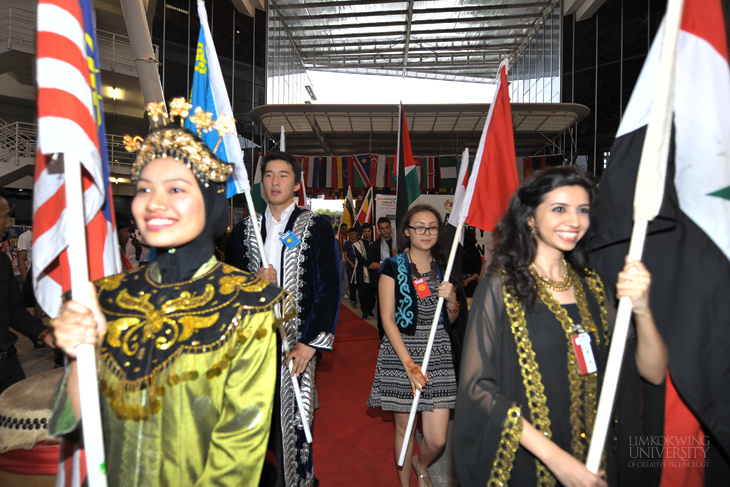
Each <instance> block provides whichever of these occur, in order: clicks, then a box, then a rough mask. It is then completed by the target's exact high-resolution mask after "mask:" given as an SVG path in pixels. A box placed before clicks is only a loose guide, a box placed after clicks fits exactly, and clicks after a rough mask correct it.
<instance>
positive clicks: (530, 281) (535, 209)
mask: <svg viewBox="0 0 730 487" xmlns="http://www.w3.org/2000/svg"><path fill="white" fill-rule="evenodd" d="M592 190H593V183H592V181H591V180H590V179H589V178H588V177H586V176H585V175H583V174H582V173H581V172H580V171H579V170H577V169H575V168H556V169H550V170H547V171H544V172H542V173H540V174H539V175H536V176H535V177H533V178H532V179H530V180H529V181H528V182H526V183H525V184H523V185H522V186H521V187H520V188H519V189H518V190H517V191H516V192H515V194H514V195H513V196H512V199H511V200H510V203H509V206H508V209H507V212H506V214H505V216H504V218H503V219H502V221H501V222H500V223H499V225H498V226H497V228H496V230H495V241H496V247H495V252H494V259H493V261H492V263H491V266H490V268H489V270H490V273H489V274H488V275H487V276H486V277H485V278H484V279H483V280H482V282H481V283H480V285H479V287H478V289H477V291H476V292H475V294H474V297H473V305H472V309H471V310H470V311H471V312H470V319H469V324H468V327H467V332H466V336H465V339H464V349H463V355H462V362H461V381H460V384H459V393H458V397H457V404H456V413H455V438H454V439H455V458H456V462H457V469H458V473H459V485H462V486H467V487H469V486H476V485H479V486H483V485H512V486H515V485H516V486H527V485H529V486H534V485H569V486H606V485H607V481H606V472H605V471H601V472H600V473H599V474H594V473H592V472H590V471H589V470H588V469H587V468H586V467H585V465H584V463H583V462H584V461H585V457H586V455H587V450H588V443H589V441H590V437H591V433H592V429H593V422H594V418H595V410H596V407H597V401H598V395H599V392H600V385H601V379H602V377H603V374H604V371H605V363H606V358H607V351H608V346H609V342H610V338H611V328H612V326H613V322H614V316H615V307H614V304H615V298H620V297H622V296H628V297H630V298H631V301H632V305H633V317H634V322H635V332H633V331H632V335H631V338H632V340H631V346H630V347H629V348H627V350H632V351H635V357H633V358H635V365H636V369H638V372H639V373H640V374H641V376H642V377H643V378H644V379H645V380H647V381H649V382H651V383H654V384H658V383H661V382H662V381H663V380H664V377H665V375H666V370H667V350H666V347H665V346H664V342H663V340H662V338H661V336H660V335H659V332H658V331H657V328H656V325H655V323H654V319H653V317H652V313H651V310H650V308H649V301H648V296H649V287H650V280H651V276H650V275H649V273H648V271H647V270H646V268H645V267H644V266H643V264H642V263H641V262H638V261H636V262H627V263H626V265H625V267H624V268H623V270H622V272H620V273H619V275H618V284H617V285H616V293H615V296H614V293H613V291H612V290H611V289H609V287H608V286H604V284H603V281H602V279H601V277H600V276H599V275H598V274H597V273H596V272H595V271H592V270H591V269H589V268H588V267H587V265H586V264H587V253H586V247H585V245H586V241H587V240H588V239H587V233H588V232H589V231H590V228H591V211H590V205H591V199H590V194H591V191H592ZM629 357H630V355H629V354H628V353H627V359H626V360H625V361H624V362H631V359H630V358H629ZM632 365H633V364H632ZM610 436H612V435H609V437H610ZM607 450H610V448H607ZM609 463H610V462H609ZM602 468H604V469H605V468H606V467H605V462H604V466H603V467H602ZM610 468H612V467H609V469H610ZM612 476H613V473H612V471H611V473H610V475H609V480H610V478H611V477H612Z"/></svg>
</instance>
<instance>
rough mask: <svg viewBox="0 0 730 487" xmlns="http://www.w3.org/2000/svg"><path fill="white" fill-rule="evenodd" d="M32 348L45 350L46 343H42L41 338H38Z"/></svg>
mask: <svg viewBox="0 0 730 487" xmlns="http://www.w3.org/2000/svg"><path fill="white" fill-rule="evenodd" d="M33 348H35V349H36V350H45V349H46V344H45V343H43V340H38V341H37V342H35V343H34V344H33Z"/></svg>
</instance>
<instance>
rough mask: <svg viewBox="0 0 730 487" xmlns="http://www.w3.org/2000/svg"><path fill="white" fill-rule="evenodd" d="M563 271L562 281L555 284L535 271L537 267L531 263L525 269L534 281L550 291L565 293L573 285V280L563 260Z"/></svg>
mask: <svg viewBox="0 0 730 487" xmlns="http://www.w3.org/2000/svg"><path fill="white" fill-rule="evenodd" d="M563 269H565V273H564V274H563V279H562V280H560V281H558V282H556V281H553V280H552V279H549V278H547V277H545V276H543V275H542V273H540V271H539V270H537V265H536V264H535V263H534V262H533V263H532V264H530V265H529V266H528V267H527V270H528V272H529V273H530V274H532V277H534V278H535V281H537V282H539V283H541V284H543V285H545V286H547V287H548V288H549V289H552V290H553V291H559V292H562V291H567V290H568V289H570V286H571V285H572V284H573V278H572V276H571V274H570V272H568V263H567V262H566V261H565V259H563Z"/></svg>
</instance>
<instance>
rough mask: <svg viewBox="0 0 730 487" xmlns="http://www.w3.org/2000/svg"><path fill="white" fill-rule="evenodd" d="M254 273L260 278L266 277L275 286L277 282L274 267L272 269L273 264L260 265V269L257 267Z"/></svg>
mask: <svg viewBox="0 0 730 487" xmlns="http://www.w3.org/2000/svg"><path fill="white" fill-rule="evenodd" d="M256 275H257V276H258V277H260V278H261V279H266V280H267V281H269V282H270V283H271V284H273V285H274V286H276V284H277V280H276V269H274V266H273V265H271V264H269V267H262V268H261V269H259V271H258V272H257V273H256Z"/></svg>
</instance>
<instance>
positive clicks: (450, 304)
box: [368, 205, 459, 486]
mask: <svg viewBox="0 0 730 487" xmlns="http://www.w3.org/2000/svg"><path fill="white" fill-rule="evenodd" d="M442 229H443V223H442V221H441V217H440V215H439V213H438V212H437V211H436V210H435V209H434V208H432V207H430V206H428V205H418V206H414V207H412V208H411V209H410V210H409V211H408V213H406V215H405V217H404V218H403V221H402V222H400V224H399V225H398V248H399V249H406V250H405V252H403V253H401V254H398V255H396V256H394V257H391V258H389V259H387V260H385V261H384V262H383V265H382V267H381V271H380V272H381V277H380V281H379V283H378V299H379V300H380V315H381V317H382V320H383V328H384V330H385V336H384V337H383V340H382V342H381V344H380V353H379V355H378V364H377V367H376V369H375V379H374V381H373V388H372V391H371V393H370V398H369V399H368V405H369V406H370V407H382V408H383V410H385V411H393V412H394V416H395V458H396V462H397V460H398V456H399V455H400V451H401V448H402V445H403V437H404V436H405V431H406V427H407V425H408V415H409V412H410V408H411V404H412V402H413V396H414V394H415V392H416V389H418V390H419V391H421V398H420V401H419V403H418V411H420V412H421V422H422V425H423V440H422V441H421V443H420V445H419V455H418V456H416V457H413V442H412V438H413V437H412V436H411V438H409V440H408V441H409V442H410V445H409V447H408V454H407V456H406V461H405V462H404V467H403V468H399V469H398V477H399V480H400V485H401V486H408V485H409V482H410V476H411V471H410V466H411V465H412V466H413V468H414V470H415V471H416V474H417V475H418V477H419V486H430V485H433V484H432V483H431V480H430V478H429V475H428V466H429V465H430V464H431V463H433V461H434V460H435V459H436V458H437V457H438V456H439V455H440V454H441V452H442V451H443V449H444V445H445V444H446V432H447V430H448V424H449V414H450V410H451V409H453V408H454V405H455V403H456V374H455V371H454V365H453V360H452V354H451V342H450V340H449V335H448V331H449V327H450V325H451V323H452V322H454V321H455V320H456V319H457V317H458V316H459V305H458V303H457V300H456V293H455V287H454V285H453V284H452V283H450V282H446V281H442V279H443V268H442V264H443V261H444V259H443V256H442V254H441V245H440V244H441V242H440V240H439V236H440V235H441V234H442ZM439 297H443V298H444V299H445V305H444V307H443V310H442V316H441V320H440V322H439V326H438V328H437V331H436V337H435V339H434V343H433V348H432V350H431V356H430V358H429V363H428V373H427V375H426V377H424V376H423V374H422V373H421V364H422V362H423V357H424V355H425V353H426V346H427V343H428V337H429V333H430V329H431V323H432V322H433V315H434V313H435V312H436V304H437V302H438V298H439ZM414 430H415V428H414Z"/></svg>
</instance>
